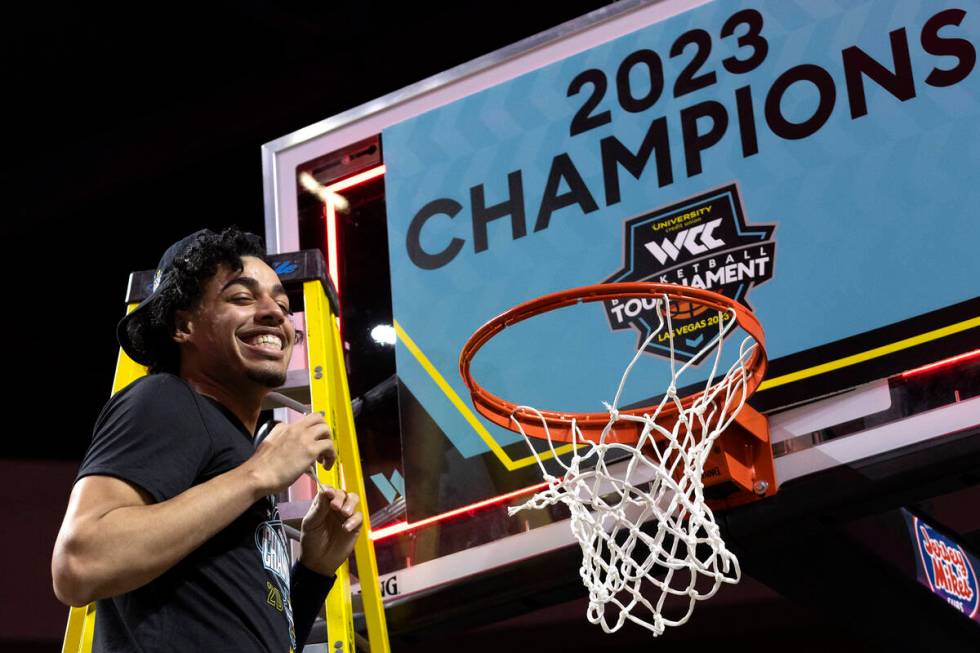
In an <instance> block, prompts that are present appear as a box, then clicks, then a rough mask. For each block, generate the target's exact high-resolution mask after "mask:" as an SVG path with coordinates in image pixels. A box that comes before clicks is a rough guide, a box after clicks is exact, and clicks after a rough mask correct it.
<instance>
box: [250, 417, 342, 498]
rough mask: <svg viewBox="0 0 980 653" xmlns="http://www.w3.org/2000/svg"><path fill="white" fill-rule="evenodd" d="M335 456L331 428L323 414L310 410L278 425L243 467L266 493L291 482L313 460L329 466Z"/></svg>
mask: <svg viewBox="0 0 980 653" xmlns="http://www.w3.org/2000/svg"><path fill="white" fill-rule="evenodd" d="M336 458H337V453H336V451H335V450H334V444H333V440H331V439H330V427H328V426H327V423H326V422H325V421H324V419H323V415H321V414H320V413H311V414H309V415H306V416H304V417H303V418H302V419H300V420H299V421H296V422H293V423H292V424H277V425H276V426H275V427H274V428H273V429H272V431H270V432H269V435H268V437H266V439H265V440H263V441H262V444H260V445H259V447H258V449H256V450H255V453H254V454H252V457H251V458H249V459H248V460H247V461H245V463H244V464H243V465H242V466H243V467H246V468H247V470H248V471H249V473H250V474H251V475H252V477H253V478H255V479H256V480H257V483H258V486H259V490H260V492H261V494H262V495H267V494H275V493H277V492H281V491H282V490H284V489H286V488H287V487H289V486H290V485H292V484H293V483H294V482H296V479H297V478H299V477H300V476H302V475H303V474H304V473H305V472H307V471H309V469H310V465H312V464H313V462H314V461H319V463H320V464H321V465H323V466H324V467H325V468H326V469H330V468H331V467H332V466H333V464H334V460H336Z"/></svg>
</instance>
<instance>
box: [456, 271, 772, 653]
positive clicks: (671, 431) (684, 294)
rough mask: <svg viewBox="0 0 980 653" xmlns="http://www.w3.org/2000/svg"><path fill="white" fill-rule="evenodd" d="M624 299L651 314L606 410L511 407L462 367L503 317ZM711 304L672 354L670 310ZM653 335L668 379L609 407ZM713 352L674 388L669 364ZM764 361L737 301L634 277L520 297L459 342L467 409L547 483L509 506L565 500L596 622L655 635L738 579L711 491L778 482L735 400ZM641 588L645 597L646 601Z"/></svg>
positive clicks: (508, 320) (755, 416) (728, 492)
mask: <svg viewBox="0 0 980 653" xmlns="http://www.w3.org/2000/svg"><path fill="white" fill-rule="evenodd" d="M626 298H644V299H647V300H650V301H651V302H652V305H653V307H654V312H655V313H656V315H657V318H658V324H657V326H656V328H655V329H653V330H652V332H651V333H650V334H649V335H648V336H647V338H646V339H645V341H644V342H643V344H642V346H641V347H640V348H639V350H638V351H637V353H636V355H635V356H634V357H633V359H632V360H631V361H630V363H629V365H627V367H626V370H625V371H624V372H623V375H622V377H621V379H620V382H619V387H618V389H617V391H616V394H615V397H614V399H613V401H612V403H605V402H603V403H604V404H605V406H606V411H605V412H596V413H585V412H563V411H556V410H539V409H536V408H532V407H530V406H521V405H517V404H515V403H514V402H511V401H508V400H505V399H502V398H500V397H498V396H496V395H494V394H492V393H490V392H488V391H487V390H486V389H484V388H482V387H481V386H480V385H479V384H478V383H477V382H476V381H475V380H474V379H473V376H472V373H471V371H470V363H471V362H472V360H473V357H474V355H475V354H476V353H477V352H478V351H479V350H480V348H481V347H483V345H485V344H486V343H487V341H489V340H490V339H491V338H493V337H494V336H496V335H497V334H499V333H500V332H501V331H503V330H504V329H506V328H508V327H510V326H513V325H515V324H517V323H519V322H522V321H524V320H527V319H529V318H531V317H534V316H536V315H540V314H542V313H547V312H550V311H554V310H557V309H560V308H563V307H566V306H571V305H574V304H579V303H590V302H599V301H612V300H623V299H626ZM709 310H711V311H714V315H715V316H716V317H717V320H716V324H717V325H718V327H717V333H716V334H715V335H714V337H712V338H707V337H706V338H704V340H705V344H704V345H703V346H702V347H701V348H700V349H699V350H698V351H697V352H696V353H695V354H694V355H693V356H692V357H691V358H690V359H689V360H687V361H686V362H684V363H683V364H681V365H679V364H678V361H677V356H676V351H675V347H674V334H675V331H674V329H673V327H672V320H673V319H674V317H676V316H680V315H683V316H696V315H700V314H702V313H705V312H707V311H709ZM672 316H674V317H672ZM735 325H738V326H739V327H741V328H742V330H743V331H745V333H746V334H747V336H746V337H745V338H744V340H743V341H742V342H741V343H740V345H739V349H738V356H737V358H736V360H735V362H734V363H733V364H732V365H731V366H730V367H729V368H728V370H727V371H726V372H725V373H724V374H722V375H719V374H718V368H719V366H720V362H721V357H722V349H723V345H724V340H725V337H726V335H727V334H728V333H729V332H730V331H731V330H732V329H733V328H734V327H735ZM665 328H666V331H665V330H664V329H665ZM706 328H708V327H706ZM660 334H666V335H663V336H661V337H662V338H665V339H667V340H668V341H669V343H670V346H669V352H670V371H671V380H670V383H669V384H668V387H667V388H666V391H664V392H663V394H662V395H661V397H660V399H659V401H657V402H656V403H652V404H651V405H648V406H644V407H641V408H632V409H628V410H626V409H624V410H620V409H619V408H618V406H619V401H620V397H621V395H622V392H623V387H624V386H625V384H626V380H627V378H628V377H629V374H630V372H631V370H632V369H633V366H634V365H635V364H636V362H637V361H638V360H639V358H640V356H642V355H643V352H644V350H645V349H646V347H647V345H648V344H649V343H650V342H651V341H652V340H653V338H654V337H657V336H658V335H660ZM706 335H707V334H706ZM712 351H714V354H713V356H714V362H713V365H712V368H711V372H710V374H709V375H708V378H707V380H706V381H704V384H703V388H702V389H700V390H699V391H696V392H694V393H692V394H689V395H686V396H684V397H681V396H679V395H678V391H677V389H678V387H679V383H678V381H679V379H680V378H681V376H682V375H683V374H684V372H686V371H687V370H688V369H690V368H691V367H692V366H693V365H697V364H699V363H701V362H703V361H704V359H706V358H707V356H708V354H709V353H711V352H712ZM766 363H767V358H766V353H765V339H764V334H763V330H762V326H761V324H760V323H759V321H758V319H757V318H756V317H755V315H753V314H752V312H751V311H749V310H748V309H747V308H745V307H744V306H742V305H741V304H739V303H738V302H736V301H734V300H732V299H729V298H728V297H725V296H723V295H720V294H718V293H715V292H711V291H708V290H701V289H697V288H690V287H687V286H679V285H673V284H659V283H642V282H634V283H610V284H598V285H592V286H585V287H581V288H574V289H571V290H566V291H562V292H558V293H554V294H550V295H545V296H543V297H540V298H538V299H534V300H531V301H528V302H525V303H523V304H520V305H519V306H516V307H514V308H512V309H510V310H508V311H506V312H504V313H502V314H501V315H498V316H497V317H495V318H494V319H492V320H490V321H489V322H487V323H486V324H484V325H483V326H482V327H480V328H479V329H478V330H477V331H476V332H475V333H474V334H473V336H472V337H470V339H469V340H467V342H466V344H465V345H464V346H463V350H462V352H461V354H460V373H461V374H462V377H463V381H464V382H465V383H466V385H467V387H468V388H469V390H470V393H471V395H472V398H473V405H474V406H475V407H476V410H477V411H478V412H479V413H480V414H481V415H483V416H484V417H486V418H487V419H489V420H490V421H492V422H493V423H495V424H498V425H500V426H503V427H504V428H508V429H510V430H512V431H516V432H518V433H520V434H521V435H522V436H523V437H524V439H525V441H526V442H527V444H528V446H529V447H530V448H531V452H532V454H533V455H534V457H535V460H536V462H537V464H538V467H539V468H540V470H541V473H542V475H543V476H544V479H545V481H546V482H547V483H548V487H547V488H545V489H544V490H542V491H541V492H538V493H537V494H536V495H534V496H533V497H532V498H531V499H530V500H528V501H527V502H526V503H524V504H522V505H520V506H516V507H512V508H509V509H508V512H509V513H510V514H511V515H513V514H515V513H516V512H518V511H520V510H525V509H530V508H544V507H546V506H550V505H554V504H557V503H563V504H565V505H566V506H567V507H568V508H569V510H570V511H571V528H572V533H573V534H574V536H575V538H576V540H578V542H579V545H580V546H581V548H582V566H581V569H580V575H581V576H582V580H583V582H584V584H585V586H586V588H587V589H588V591H589V609H588V614H587V616H588V619H589V621H591V622H592V623H594V624H600V625H601V626H602V628H603V630H605V631H606V632H614V631H616V630H618V629H619V628H621V627H622V626H623V624H624V623H625V622H626V621H627V620H629V621H631V622H633V623H637V624H639V625H641V626H643V627H645V628H648V629H649V630H651V631H652V632H653V634H654V635H655V636H657V635H660V634H662V633H663V632H664V629H665V628H666V627H668V626H677V625H681V624H683V623H685V622H686V621H687V620H688V619H689V618H690V616H691V613H692V612H693V610H694V605H695V604H696V603H697V601H699V600H703V599H707V598H710V597H711V596H713V595H714V594H715V593H716V592H717V591H718V589H719V587H720V586H721V584H723V583H737V582H738V580H739V578H740V575H741V574H740V571H739V566H738V560H737V559H736V557H735V556H734V554H732V553H731V552H730V551H728V549H727V548H726V546H725V542H724V540H722V538H721V535H720V532H719V528H718V525H717V523H716V522H715V520H714V514H713V512H712V509H711V508H710V507H709V503H713V504H715V505H716V506H722V507H724V506H728V505H734V504H737V503H744V502H746V501H750V500H754V499H756V498H758V496H761V495H770V494H773V493H774V492H775V490H776V483H775V471H774V469H773V464H772V449H771V447H770V446H769V435H768V426H767V423H766V420H765V417H764V416H762V415H761V414H759V413H757V412H756V411H754V410H752V409H751V407H749V406H746V405H745V402H746V400H747V399H748V397H749V396H750V395H751V394H752V393H753V392H754V391H755V390H756V389H757V388H758V387H759V384H760V383H761V382H762V379H763V377H764V376H765V372H766ZM699 387H701V386H700V385H699ZM650 394H651V395H652V394H655V393H650ZM531 437H534V438H538V439H543V440H546V441H547V443H548V448H549V449H550V452H551V454H552V456H553V458H554V460H555V461H556V462H557V465H558V466H559V467H560V468H561V469H562V471H563V473H562V475H561V476H555V475H553V474H551V473H549V472H548V470H547V469H546V468H545V465H544V461H543V460H542V458H541V455H540V454H539V453H538V452H537V450H536V449H535V448H534V447H533V446H532V443H531V440H530V438H531ZM556 442H559V443H571V444H572V445H573V446H572V453H571V459H570V460H569V462H568V463H565V462H564V461H562V460H561V458H560V457H559V456H558V454H557V451H556V449H555V443H556ZM624 460H625V461H624ZM610 461H613V462H615V463H616V468H615V469H611V468H610V464H611V462H610ZM706 467H707V468H708V469H711V470H712V472H713V474H712V479H711V483H710V485H711V486H712V487H710V488H709V489H711V490H715V495H717V496H716V497H715V498H714V499H712V500H709V499H708V498H707V497H706V491H705V485H706V484H705V482H704V479H703V475H704V470H705V469H706ZM719 489H720V491H718V490H719ZM645 525H646V526H645ZM651 594H655V595H656V597H655V598H653V599H652V600H651V598H650V595H651ZM670 596H675V597H682V598H681V602H683V598H684V597H686V598H687V599H688V601H687V608H686V610H682V611H681V614H679V615H678V616H676V617H673V618H672V617H670V616H666V615H665V608H666V600H667V599H668V597H670ZM644 610H645V611H646V612H647V613H649V614H643V611H644ZM607 613H611V614H607Z"/></svg>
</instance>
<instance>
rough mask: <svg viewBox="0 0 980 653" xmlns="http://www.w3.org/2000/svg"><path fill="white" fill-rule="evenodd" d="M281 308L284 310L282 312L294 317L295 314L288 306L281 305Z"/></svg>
mask: <svg viewBox="0 0 980 653" xmlns="http://www.w3.org/2000/svg"><path fill="white" fill-rule="evenodd" d="M279 308H281V309H282V312H283V313H285V314H286V315H292V314H293V312H292V311H291V310H289V307H288V306H283V305H282V304H279Z"/></svg>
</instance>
